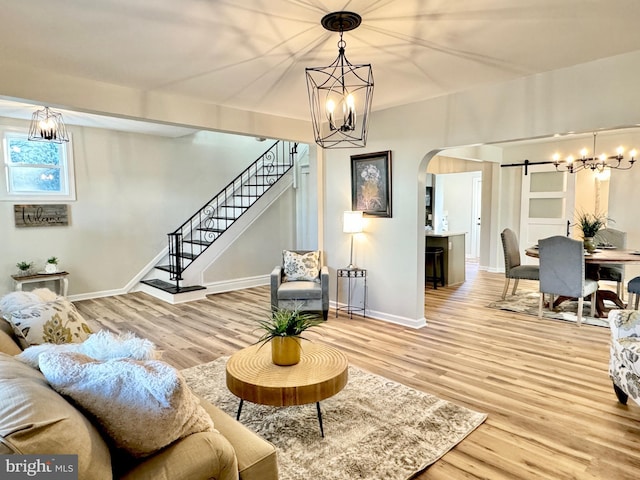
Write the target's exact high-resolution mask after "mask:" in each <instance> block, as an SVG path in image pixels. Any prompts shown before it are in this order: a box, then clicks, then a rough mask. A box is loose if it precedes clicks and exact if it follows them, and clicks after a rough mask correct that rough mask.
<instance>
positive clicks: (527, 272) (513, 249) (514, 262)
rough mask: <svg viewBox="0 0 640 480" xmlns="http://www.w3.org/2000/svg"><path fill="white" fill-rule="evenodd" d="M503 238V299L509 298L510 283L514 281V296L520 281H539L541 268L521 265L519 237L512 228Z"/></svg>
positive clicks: (505, 232)
mask: <svg viewBox="0 0 640 480" xmlns="http://www.w3.org/2000/svg"><path fill="white" fill-rule="evenodd" d="M500 236H501V237H502V249H503V251H504V276H505V282H504V290H503V291H502V299H503V300H504V298H505V297H506V296H507V290H509V282H510V281H511V279H514V280H515V282H514V283H513V292H512V295H515V294H516V289H517V288H518V280H520V279H521V278H522V279H524V280H538V279H539V278H540V268H539V267H538V266H537V265H521V264H520V245H518V237H517V236H516V234H515V232H514V231H513V230H511V229H510V228H505V229H504V230H503V231H502V233H501V234H500Z"/></svg>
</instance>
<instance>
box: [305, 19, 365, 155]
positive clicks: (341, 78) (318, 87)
mask: <svg viewBox="0 0 640 480" xmlns="http://www.w3.org/2000/svg"><path fill="white" fill-rule="evenodd" d="M361 22H362V18H361V17H360V15H358V14H357V13H353V12H333V13H329V14H327V15H325V16H324V17H323V18H322V20H321V23H322V26H323V27H324V28H325V29H326V30H329V31H331V32H339V33H340V40H339V41H338V58H336V59H335V61H334V62H333V63H332V64H331V65H329V66H327V67H310V68H306V69H305V71H306V75H307V91H308V93H309V106H310V108H311V119H312V122H313V133H314V137H315V141H316V143H317V144H318V145H320V146H321V147H322V148H342V147H347V148H348V147H364V146H365V145H366V144H367V129H368V126H369V112H370V111H371V101H372V99H373V71H372V70H371V64H363V65H353V64H352V63H350V62H349V60H347V57H346V56H345V54H344V51H345V47H346V45H347V44H346V42H345V41H344V40H343V39H342V34H343V33H344V32H348V31H350V30H353V29H355V28H357V27H358V26H359V25H360V23H361Z"/></svg>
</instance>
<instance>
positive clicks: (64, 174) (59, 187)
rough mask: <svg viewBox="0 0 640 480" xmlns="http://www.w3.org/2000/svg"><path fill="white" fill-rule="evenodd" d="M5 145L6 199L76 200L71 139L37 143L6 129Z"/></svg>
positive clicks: (23, 134) (1, 193)
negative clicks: (59, 141) (68, 140)
mask: <svg viewBox="0 0 640 480" xmlns="http://www.w3.org/2000/svg"><path fill="white" fill-rule="evenodd" d="M3 144H4V145H3V146H4V149H3V150H4V169H3V176H4V178H3V180H4V182H3V184H4V189H3V191H1V192H0V198H1V199H2V200H8V201H34V200H39V201H47V200H55V201H61V200H67V201H68V200H75V186H74V180H73V178H74V177H73V161H72V155H71V150H72V148H71V142H69V143H66V142H65V143H52V142H34V141H29V140H28V139H27V135H26V134H25V133H18V132H10V131H5V132H4V138H3Z"/></svg>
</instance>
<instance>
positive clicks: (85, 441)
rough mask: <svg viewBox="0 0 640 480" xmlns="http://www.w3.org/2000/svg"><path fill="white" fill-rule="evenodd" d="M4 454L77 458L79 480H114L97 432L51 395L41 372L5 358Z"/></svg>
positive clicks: (0, 372)
mask: <svg viewBox="0 0 640 480" xmlns="http://www.w3.org/2000/svg"><path fill="white" fill-rule="evenodd" d="M0 453H2V454H7V453H14V454H23V455H27V454H43V453H48V454H52V455H55V454H69V455H77V456H78V472H74V473H75V475H77V477H76V478H79V479H91V480H112V478H113V474H112V471H111V454H110V452H109V448H108V447H107V444H106V443H105V441H104V440H103V438H102V437H101V436H100V433H99V432H98V429H97V428H96V427H95V426H94V425H92V424H91V422H90V421H89V420H88V419H87V418H86V417H85V416H84V415H83V414H82V413H81V412H80V411H79V410H78V409H77V408H75V407H74V406H73V405H71V403H69V402H68V401H67V400H66V399H65V398H63V397H62V396H61V395H60V394H58V393H57V392H56V391H55V390H53V389H52V388H51V386H50V385H49V384H48V383H47V381H46V380H45V378H44V376H43V375H42V374H41V373H40V372H38V371H37V370H34V369H33V368H31V367H29V366H28V365H25V364H24V363H22V362H19V361H18V360H16V359H15V358H14V357H12V356H9V355H5V354H3V353H0ZM3 461H4V460H3ZM16 475H17V476H20V475H19V474H16ZM38 476H39V475H37V476H35V477H34V478H38ZM46 476H47V475H46V474H44V477H46Z"/></svg>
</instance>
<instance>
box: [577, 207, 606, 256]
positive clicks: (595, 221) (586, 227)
mask: <svg viewBox="0 0 640 480" xmlns="http://www.w3.org/2000/svg"><path fill="white" fill-rule="evenodd" d="M607 220H608V218H607V216H606V214H602V213H599V212H595V213H588V212H581V213H580V214H579V215H578V219H577V221H578V226H579V227H580V229H581V230H582V238H583V240H584V248H586V249H587V252H589V253H593V252H594V251H595V249H596V242H595V240H594V237H595V236H596V234H597V233H598V231H599V230H600V229H601V228H602V227H604V226H605V225H606V223H607Z"/></svg>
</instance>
